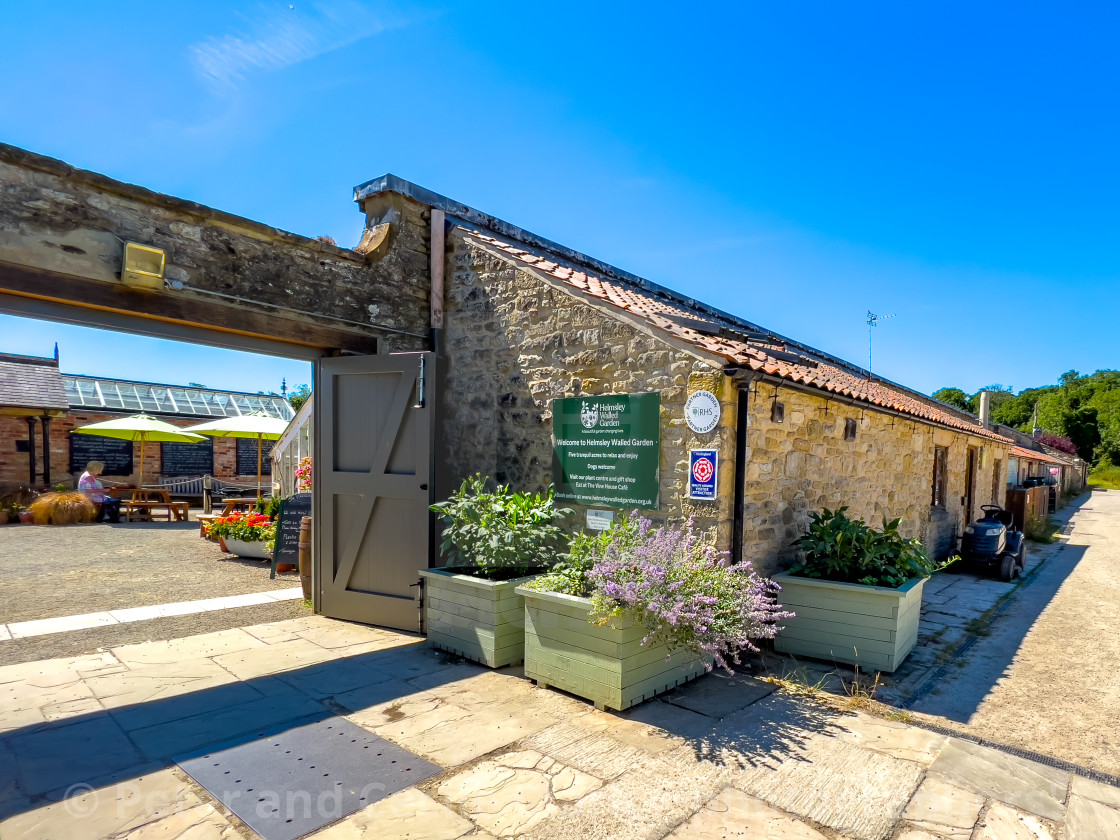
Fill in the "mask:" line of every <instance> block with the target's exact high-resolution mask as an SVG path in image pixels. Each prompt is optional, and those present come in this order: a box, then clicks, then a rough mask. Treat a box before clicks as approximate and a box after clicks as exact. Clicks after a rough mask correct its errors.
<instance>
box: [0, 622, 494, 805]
mask: <svg viewBox="0 0 1120 840" xmlns="http://www.w3.org/2000/svg"><path fill="white" fill-rule="evenodd" d="M281 647H282V646H281ZM456 661H458V660H457V658H455V657H448V656H445V655H443V654H440V653H439V652H437V651H434V650H432V649H431V648H429V647H428V646H427V645H424V644H422V643H421V642H420V641H419V640H418V642H416V643H412V644H407V645H405V646H398V647H394V648H388V649H385V650H379V651H374V652H370V653H363V654H358V655H354V656H348V657H345V658H341V659H335V660H330V661H327V662H323V663H319V664H315V665H311V666H308V667H304V668H298V669H294V670H290V671H284V672H280V673H276V674H270V675H268V676H261V677H257V678H254V679H246V680H242V681H237V682H230V683H227V684H223V685H218V686H214V687H210V688H205V689H201V690H196V691H190V692H188V693H183V694H178V695H176V696H171V697H166V698H161V699H156V700H151V701H147V702H143V703H137V704H134V705H129V706H122V707H120V708H116V709H111V710H108V711H99V712H92V713H89V714H83V715H79V716H75V717H69V718H65V719H62V720H58V721H54V722H48V723H40V724H36V725H32V726H25V727H21V728H18V729H13V730H10V731H8V732H4V733H3V734H0V820H2V819H6V818H8V817H11V816H13V815H15V814H19V813H22V812H24V811H27V810H31V809H33V808H35V807H39V806H40V805H41V804H43V802H44V801H56V800H60V799H64V798H67V797H68V796H69V795H71V794H73V793H76V792H84V791H86V790H89V789H90V788H95V789H96V788H100V787H104V786H106V785H111V784H116V783H118V782H123V781H126V780H129V779H134V778H136V777H138V776H141V775H143V774H145V773H151V772H154V771H155V770H159V769H161V768H165V767H170V766H171V765H173V764H175V763H176V761H177V760H179V759H182V758H184V757H187V756H190V755H192V754H197V753H198V752H199V751H203V750H205V749H206V748H208V747H214V746H217V745H222V746H224V747H230V746H235V745H238V744H245V743H248V742H251V741H254V740H256V739H258V738H261V737H265V736H266V733H268V734H275V733H277V732H282V731H286V730H288V729H292V728H295V727H298V726H304V725H307V724H308V723H313V722H315V721H320V720H324V719H326V718H330V717H332V716H334V715H336V714H348V713H349V712H352V711H358V710H360V709H363V708H368V707H369V706H372V705H375V704H379V703H389V702H392V701H396V700H399V699H400V698H402V697H406V696H408V695H409V694H412V693H415V692H418V691H420V690H421V689H419V688H417V687H415V686H413V685H411V684H410V683H408V682H406V680H410V679H415V678H418V677H424V685H425V688H430V687H433V686H435V685H442V684H445V683H448V682H454V681H456V680H458V679H462V678H463V676H464V668H463V667H461V666H460V667H449V665H450V664H451V663H452V662H456ZM172 667H174V666H172ZM478 670H479V671H480V672H481V671H482V670H484V669H482V668H479V669H478ZM121 676H122V677H123V678H124V679H127V676H128V672H123V673H122V675H121ZM153 689H155V687H153ZM328 697H329V698H330V699H328ZM339 700H342V701H343V702H341V703H340V702H338V701H339Z"/></svg>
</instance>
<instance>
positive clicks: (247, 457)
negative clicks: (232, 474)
mask: <svg viewBox="0 0 1120 840" xmlns="http://www.w3.org/2000/svg"><path fill="white" fill-rule="evenodd" d="M262 443H263V445H262V446H261V474H262V475H272V458H271V457H269V453H271V452H272V447H273V446H275V445H276V441H274V440H266V441H262ZM237 474H238V475H256V474H257V439H256V438H237Z"/></svg>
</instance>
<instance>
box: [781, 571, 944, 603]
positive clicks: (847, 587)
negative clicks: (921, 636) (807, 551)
mask: <svg viewBox="0 0 1120 840" xmlns="http://www.w3.org/2000/svg"><path fill="white" fill-rule="evenodd" d="M770 579H771V580H772V581H774V583H776V584H778V585H779V586H781V585H782V584H783V583H785V582H787V581H793V582H795V583H796V584H797V585H799V586H808V587H812V588H816V589H833V590H840V591H847V592H858V593H860V594H865V595H869V596H876V595H878V596H882V597H886V598H905V597H906V596H907V595H909V594H910V593H911V592H912V591H913V590H914V589H915V588H916V587H919V586H922V585H923V584H925V582H926V581H927V580H929V578H926V577H921V578H911V579H910V580H909V581H907V582H906V583H904V584H902V586H900V587H898V588H897V589H892V588H891V587H889V586H868V585H867V584H865V583H847V582H846V581H840V580H821V579H820V578H807V577H801V576H800V575H794V574H790V573H789V572H780V573H779V574H776V575H774V576H773V577H771V578H770Z"/></svg>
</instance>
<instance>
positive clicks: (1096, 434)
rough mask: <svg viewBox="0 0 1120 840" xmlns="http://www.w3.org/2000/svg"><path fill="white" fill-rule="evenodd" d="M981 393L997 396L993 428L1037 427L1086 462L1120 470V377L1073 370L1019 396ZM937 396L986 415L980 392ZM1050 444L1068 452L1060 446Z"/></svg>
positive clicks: (995, 388)
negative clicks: (997, 425)
mask: <svg viewBox="0 0 1120 840" xmlns="http://www.w3.org/2000/svg"><path fill="white" fill-rule="evenodd" d="M980 390H981V391H989V392H991V395H992V397H991V401H992V421H993V422H995V423H1003V424H1004V425H1007V426H1014V427H1015V428H1017V429H1019V430H1020V431H1023V432H1026V433H1027V434H1031V433H1032V432H1033V431H1034V430H1035V428H1036V426H1037V428H1038V429H1041V430H1042V431H1043V432H1047V433H1049V434H1050V435H1054V436H1057V438H1067V439H1068V440H1069V441H1070V442H1071V443H1072V446H1073V448H1074V449H1076V451H1077V454H1078V455H1079V456H1080V457H1081V458H1083V459H1084V460H1086V461H1089V462H1091V463H1093V464H1099V463H1101V462H1102V461H1104V460H1105V459H1107V461H1108V462H1109V463H1111V464H1116V465H1120V371H1116V370H1098V371H1097V372H1096V373H1093V374H1089V375H1086V376H1082V375H1081V374H1080V373H1078V372H1077V371H1075V370H1071V371H1068V372H1066V373H1063V374H1062V375H1061V377H1060V378H1059V379H1058V383H1057V384H1056V385H1043V386H1041V387H1038V388H1024V389H1023V390H1022V391H1019V393H1015V392H1014V391H1013V390H1012V388H1011V387H1010V386H1004V385H989V386H987V387H986V388H981V389H980ZM933 396H934V399H938V400H941V401H942V402H947V403H949V404H950V405H955V406H957V407H958V408H962V409H964V410H965V411H971V412H972V413H973V414H976V413H978V412H979V411H980V391H977V392H976V393H975V394H966V393H965V392H964V391H962V390H961V389H960V388H942V389H940V390H939V391H934V392H933ZM1046 442H1047V443H1052V444H1055V445H1058V448H1059V449H1061V448H1064V447H1063V446H1061V445H1060V442H1055V441H1054V440H1051V439H1047V440H1046Z"/></svg>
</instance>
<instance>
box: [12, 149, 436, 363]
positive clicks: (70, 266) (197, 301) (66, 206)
mask: <svg viewBox="0 0 1120 840" xmlns="http://www.w3.org/2000/svg"><path fill="white" fill-rule="evenodd" d="M396 198H398V199H400V197H399V196H398V197H396ZM390 200H391V199H390V197H389V196H386V197H384V199H382V198H381V197H376V198H375V199H373V200H371V202H370V204H371V208H372V206H373V205H376V204H377V203H378V202H379V201H381V202H389V201H390ZM400 200H401V201H405V199H400ZM413 204H415V202H413ZM392 221H394V222H396V221H397V220H392ZM391 227H392V228H393V230H392V231H391V233H390V237H389V242H388V244H386V245H383V246H382V247H380V248H378V249H377V250H376V251H374V252H373V253H372V254H370V255H369V256H368V257H367V256H363V255H362V254H359V253H357V252H355V251H351V250H349V249H347V248H340V247H337V246H335V245H332V244H329V243H327V242H323V241H319V240H316V239H310V238H307V237H303V236H297V235H295V234H291V233H287V232H284V231H280V230H277V229H275V228H271V227H268V226H267V225H263V224H260V223H257V222H253V221H250V220H248V219H243V218H240V217H237V216H233V215H231V214H228V213H223V212H220V211H217V210H213V209H211V208H209V207H204V206H202V205H200V204H195V203H193V202H189V201H184V200H181V199H177V198H173V197H171V196H166V195H161V194H159V193H155V192H152V191H150V190H146V189H143V188H140V187H136V186H133V185H130V184H124V183H121V182H119V181H114V180H112V179H110V178H106V177H105V176H103V175H98V174H96V173H93V172H85V171H82V170H76V169H73V168H72V167H69V166H67V165H66V164H64V163H62V162H61V161H57V160H52V159H50V158H45V157H42V156H40V155H35V154H32V153H30V152H26V151H23V150H21V149H17V148H15V147H12V146H5V145H3V144H0V264H3V263H8V264H10V265H13V266H20V267H23V268H28V269H32V270H43V271H49V272H53V273H54V274H57V275H66V276H71V277H75V278H82V279H84V280H96V281H102V282H103V283H104V284H111V285H112V286H114V287H117V290H118V291H120V293H121V295H122V299H123V296H124V295H125V292H126V291H127V290H125V289H123V288H120V287H121V281H120V277H119V275H120V269H121V260H122V249H123V241H124V240H129V241H134V242H138V243H141V244H144V245H149V246H154V247H156V248H160V249H163V250H164V251H165V252H166V253H167V260H168V266H167V269H166V272H165V278H166V279H167V280H169V281H178V282H181V283H184V284H186V286H187V288H185V289H182V290H177V291H176V290H170V289H164V290H152V291H151V292H144V293H143V295H142V297H141V298H135V297H132V298H129V299H128V305H127V306H123V305H122V307H121V308H122V309H125V310H128V311H133V309H134V307H135V306H137V305H140V306H144V307H145V308H150V309H152V310H153V311H154V312H159V311H166V312H169V313H181V312H184V311H187V312H188V313H189V312H192V311H193V312H194V313H195V314H202V315H204V313H207V312H209V313H211V314H212V313H213V312H214V311H215V310H216V308H221V307H225V308H226V309H229V310H233V311H238V310H240V312H242V313H243V314H244V316H245V317H244V318H243V319H241V321H239V320H238V319H237V318H232V319H227V320H228V323H227V327H229V328H232V329H241V330H244V331H246V332H254V331H256V328H255V327H254V326H253V323H252V322H251V321H250V318H257V319H258V320H259V319H260V317H261V316H262V314H265V313H267V314H268V315H269V319H267V320H266V321H263V322H261V323H266V325H267V326H268V328H269V329H270V330H272V332H270V333H269V334H270V335H274V336H275V337H279V338H283V339H293V338H294V339H300V338H302V337H303V336H302V333H306V334H307V335H311V333H312V331H313V330H316V329H321V328H322V329H326V328H330V327H334V328H337V329H339V330H342V331H345V330H357V331H358V333H364V334H365V335H367V336H374V337H376V338H378V341H379V343H378V350H379V352H384V351H392V350H424V349H428V323H429V314H428V310H429V306H428V300H429V297H428V269H427V252H426V249H424V250H422V251H421V252H419V253H418V252H417V251H416V249H415V247H414V246H415V243H410V242H408V241H407V239H406V240H405V241H402V242H397V243H394V241H393V237H394V235H395V233H396V232H398V230H399V229H400V228H401V225H400V224H399V223H395V224H393V225H392V226H391ZM6 282H14V281H13V280H8V281H6ZM0 285H3V284H0ZM102 288H103V290H104V287H102ZM108 291H110V292H111V291H112V290H111V289H110V290H108ZM206 292H211V293H220V294H222V295H232V296H237V297H242V298H246V299H248V300H249V301H253V302H256V303H259V306H253V305H250V306H247V305H246V304H244V303H239V302H236V301H231V300H229V299H225V298H219V297H217V296H215V295H213V294H211V295H207V294H206ZM133 295H135V293H133ZM86 302H87V303H89V302H91V301H88V300H87V301H86ZM185 303H190V304H194V308H193V310H192V309H191V307H190V306H186V307H185V306H184V304H185ZM205 307H210V309H205ZM269 307H279V309H276V310H272V309H269ZM291 310H299V311H301V312H305V313H311V314H310V315H300V314H299V313H297V312H294V311H291ZM219 314H220V313H219ZM316 316H329V318H334V319H345V320H346V321H350V322H354V324H355V325H352V326H347V325H346V324H342V323H340V322H337V321H336V322H330V321H327V320H322V319H319V320H317V318H316ZM204 317H206V316H205V315H204ZM361 325H369V329H366V330H363V329H362V327H361ZM378 326H379V327H387V328H391V329H392V330H402V331H406V332H409V333H414V334H415V335H413V336H409V335H400V334H397V333H393V332H389V331H383V332H382V331H379V330H376V329H374V327H378ZM355 335H357V333H356V334H355ZM343 340H345V339H343ZM312 343H313V342H312ZM332 346H335V345H332ZM338 346H345V345H338Z"/></svg>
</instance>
